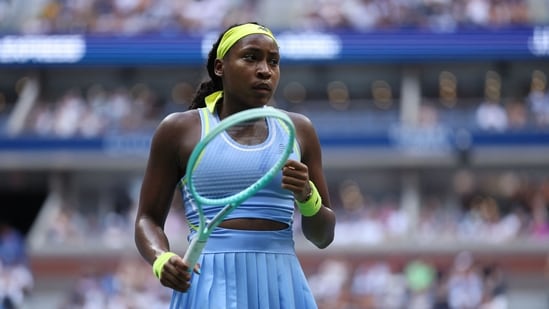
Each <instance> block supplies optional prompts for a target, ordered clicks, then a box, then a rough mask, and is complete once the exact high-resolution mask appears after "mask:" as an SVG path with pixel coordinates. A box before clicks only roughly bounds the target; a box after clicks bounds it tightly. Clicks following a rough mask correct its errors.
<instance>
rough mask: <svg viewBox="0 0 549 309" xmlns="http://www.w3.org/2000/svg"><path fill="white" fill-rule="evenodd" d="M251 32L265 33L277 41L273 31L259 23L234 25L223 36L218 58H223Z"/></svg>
mask: <svg viewBox="0 0 549 309" xmlns="http://www.w3.org/2000/svg"><path fill="white" fill-rule="evenodd" d="M250 34H264V35H266V36H269V37H270V38H272V39H273V40H274V41H275V42H276V39H275V37H274V35H273V33H272V32H271V30H269V29H267V28H265V27H263V26H261V25H257V24H243V25H240V26H236V27H233V28H231V29H229V30H227V32H225V34H224V35H223V37H222V38H221V42H219V46H218V47H217V59H222V58H223V57H225V54H227V52H228V51H229V49H231V47H233V45H234V44H235V43H236V42H238V40H240V39H242V38H243V37H245V36H247V35H250Z"/></svg>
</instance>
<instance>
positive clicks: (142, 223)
mask: <svg viewBox="0 0 549 309" xmlns="http://www.w3.org/2000/svg"><path fill="white" fill-rule="evenodd" d="M196 118H198V113H196V112H195V111H189V112H185V113H176V114H172V115H170V116H168V117H166V118H165V119H164V120H163V121H162V122H161V123H160V125H159V126H158V128H157V129H156V131H155V133H154V135H153V138H152V142H151V148H150V153H149V159H148V162H147V167H146V170H145V175H144V178H143V183H142V185H141V192H140V197H139V204H138V209H137V215H136V219H135V243H136V246H137V249H138V250H139V253H140V254H141V255H142V256H143V258H144V259H145V260H146V261H147V262H149V264H151V265H152V264H153V263H154V261H155V260H156V258H157V257H158V256H159V255H161V254H162V253H164V252H168V251H170V244H169V240H168V238H167V236H166V234H165V232H164V224H165V222H166V217H167V216H168V213H169V211H170V206H171V202H172V199H173V194H174V192H175V189H176V187H177V183H178V181H179V180H180V179H181V177H182V176H183V174H184V172H185V165H186V160H187V158H188V154H189V153H190V151H191V150H192V148H193V147H194V144H196V142H197V140H198V138H199V136H200V135H199V134H200V133H199V132H200V122H199V121H200V120H198V125H197V122H196ZM196 132H198V135H196ZM189 280H190V275H189V272H188V267H187V266H186V265H184V264H183V262H182V260H181V258H180V257H179V256H176V257H172V258H170V260H169V262H168V263H166V264H165V266H164V270H163V272H162V278H161V282H162V284H163V285H165V286H169V287H171V288H174V289H177V290H183V291H185V290H186V289H187V288H188V284H189V283H188V281H189Z"/></svg>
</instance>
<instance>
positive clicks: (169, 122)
mask: <svg viewBox="0 0 549 309" xmlns="http://www.w3.org/2000/svg"><path fill="white" fill-rule="evenodd" d="M199 124H200V116H199V113H198V110H188V111H184V112H176V113H171V114H169V115H167V116H166V117H164V119H162V121H160V124H159V125H158V127H157V129H156V134H168V133H173V134H177V133H181V132H185V131H188V130H189V129H190V128H193V127H196V126H197V125H199Z"/></svg>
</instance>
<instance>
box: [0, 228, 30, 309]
mask: <svg viewBox="0 0 549 309" xmlns="http://www.w3.org/2000/svg"><path fill="white" fill-rule="evenodd" d="M33 287H34V276H33V273H32V271H31V269H30V266H29V260H28V256H27V249H26V240H25V237H24V235H23V234H22V233H21V232H19V230H17V229H16V228H15V227H14V226H12V225H11V224H9V223H8V222H5V221H4V220H2V218H0V309H16V308H21V306H22V304H23V303H24V302H25V300H26V299H27V297H28V296H29V295H30V293H31V292H32V289H33Z"/></svg>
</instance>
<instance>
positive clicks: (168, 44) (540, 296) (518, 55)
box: [0, 0, 549, 309]
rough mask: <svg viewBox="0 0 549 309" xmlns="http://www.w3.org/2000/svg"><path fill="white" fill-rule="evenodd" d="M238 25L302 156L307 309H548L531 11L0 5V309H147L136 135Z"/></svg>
mask: <svg viewBox="0 0 549 309" xmlns="http://www.w3.org/2000/svg"><path fill="white" fill-rule="evenodd" d="M250 20H251V21H258V22H260V23H262V24H265V25H267V26H269V27H270V28H271V29H272V30H273V32H275V34H276V35H277V37H278V39H279V42H280V46H281V54H282V62H281V81H280V85H279V88H278V91H277V94H276V96H275V98H274V100H273V105H276V106H278V107H281V108H284V109H287V110H291V111H296V112H301V113H303V114H305V115H307V116H309V117H310V118H311V120H312V121H313V123H314V124H315V126H316V128H317V130H318V134H319V137H320V140H321V143H322V147H323V159H324V165H325V166H324V167H325V171H326V177H327V181H328V184H329V187H330V193H331V199H332V201H331V203H332V206H333V208H334V210H335V212H336V213H337V218H338V223H337V227H336V239H335V241H334V243H333V244H332V245H331V246H330V247H329V248H327V249H325V250H321V251H320V250H317V249H315V248H313V247H312V246H311V245H310V244H308V243H307V242H306V241H304V240H303V237H302V236H301V232H300V227H299V225H296V227H295V229H296V233H295V235H296V247H297V251H298V254H299V256H300V258H301V260H302V263H303V267H304V269H305V271H306V274H307V276H308V279H309V281H310V284H311V287H312V290H313V291H314V293H315V296H316V298H317V300H318V303H319V306H320V308H321V309H356V308H360V309H363V308H364V309H369V308H381V309H384V308H388V309H392V308H395V309H397V308H412V309H415V308H417V309H428V308H433V309H434V308H438V309H442V308H459V309H473V308H475V309H476V308H478V309H504V308H521V309H522V308H528V309H537V308H540V309H542V308H549V284H548V283H549V214H548V209H549V208H548V207H549V151H548V150H549V92H548V84H547V82H548V81H547V79H548V75H549V1H548V0H457V1H450V0H410V1H402V0H346V1H341V0H303V1H290V0H278V1H272V0H201V1H199V0H179V1H176V0H156V1H152V0H89V1H78V0H17V1H16V0H0V308H2V309H4V308H61V309H69V308H166V304H167V303H168V302H169V298H170V293H169V292H168V291H166V290H163V289H162V288H161V285H160V284H159V283H158V282H157V280H155V278H154V276H153V274H152V271H151V268H150V266H149V265H147V264H145V263H144V262H143V261H142V259H141V258H140V256H139V255H138V254H137V251H136V249H135V245H134V242H133V219H134V215H135V210H136V204H137V198H138V192H139V187H140V181H141V177H142V173H143V171H144V167H145V163H146V159H147V155H148V147H149V143H150V138H151V135H152V132H153V130H154V128H155V127H156V125H157V124H158V122H159V121H160V120H161V119H162V118H163V117H164V116H166V115H167V114H168V113H171V112H175V111H183V110H186V109H187V108H188V104H189V101H190V98H191V97H192V94H193V92H194V89H195V87H196V86H197V85H198V83H199V82H200V81H201V80H202V79H203V78H204V77H205V70H204V66H205V54H206V53H207V52H208V50H209V49H210V47H211V44H212V42H213V40H215V38H216V37H217V33H218V31H221V30H223V29H224V28H225V27H226V26H228V25H231V24H233V23H238V22H244V21H250ZM180 203H181V202H180V201H179V200H177V198H176V199H175V200H174V202H173V207H172V214H171V215H170V216H169V221H168V223H167V233H168V235H169V236H170V239H171V243H172V246H173V247H174V251H179V252H183V251H184V249H185V243H186V240H185V239H186V238H185V237H186V235H187V227H186V225H185V221H184V218H183V215H182V214H181V204H180ZM297 222H299V221H297Z"/></svg>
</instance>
